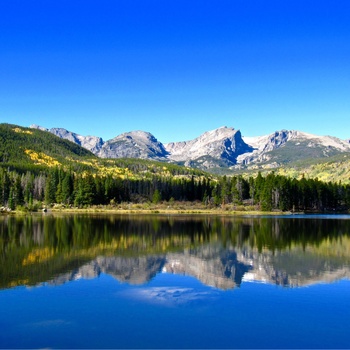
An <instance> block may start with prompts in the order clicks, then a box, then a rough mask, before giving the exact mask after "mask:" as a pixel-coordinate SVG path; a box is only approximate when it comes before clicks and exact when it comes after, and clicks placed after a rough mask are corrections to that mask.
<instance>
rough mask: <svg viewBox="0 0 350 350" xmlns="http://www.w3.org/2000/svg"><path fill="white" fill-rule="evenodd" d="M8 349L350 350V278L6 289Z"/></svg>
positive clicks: (175, 278) (102, 280)
mask: <svg viewBox="0 0 350 350" xmlns="http://www.w3.org/2000/svg"><path fill="white" fill-rule="evenodd" d="M0 303H1V315H0V329H1V332H0V345H1V348H350V336H349V320H350V281H348V280H340V281H338V282H335V283H331V284H322V283H320V284H316V285H313V286H310V287H300V288H283V287H279V286H276V285H269V284H262V283H252V282H244V283H242V284H241V286H240V287H239V288H234V289H232V290H228V291H222V290H219V289H216V288H213V287H209V286H206V285H204V284H202V283H200V282H199V281H198V280H196V279H195V278H193V277H188V276H182V275H175V274H167V273H159V274H158V275H157V276H156V277H155V278H154V279H153V280H152V281H150V282H149V283H147V284H145V285H138V286H135V285H130V284H126V283H120V282H118V281H117V280H116V279H114V278H113V277H111V276H109V275H106V274H101V275H100V276H99V277H98V278H95V279H89V280H84V279H80V280H76V281H72V282H68V283H66V284H63V285H60V286H51V285H47V284H43V285H41V286H37V287H33V288H28V287H18V288H14V289H7V290H3V291H1V292H0Z"/></svg>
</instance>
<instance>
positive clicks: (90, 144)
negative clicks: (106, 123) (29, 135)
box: [30, 124, 104, 154]
mask: <svg viewBox="0 0 350 350" xmlns="http://www.w3.org/2000/svg"><path fill="white" fill-rule="evenodd" d="M30 127H31V128H32V129H39V130H42V131H48V132H50V133H51V134H54V135H56V136H58V137H59V138H61V139H66V140H68V141H71V142H74V143H76V144H78V145H79V146H81V147H84V148H86V149H87V150H88V151H90V152H92V153H94V154H96V153H98V152H99V151H100V149H101V148H102V146H103V144H104V142H103V140H102V138H101V137H97V136H82V135H79V134H76V133H74V132H71V131H68V130H66V129H63V128H51V129H46V128H43V127H42V126H38V125H35V124H33V125H31V126H30Z"/></svg>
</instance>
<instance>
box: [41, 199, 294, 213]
mask: <svg viewBox="0 0 350 350" xmlns="http://www.w3.org/2000/svg"><path fill="white" fill-rule="evenodd" d="M47 210H48V212H53V213H55V212H66V213H111V214H167V215H177V214H189V215H190V214H205V215H269V214H273V215H284V214H290V212H282V211H273V212H266V211H261V210H260V208H259V207H258V206H251V205H234V204H224V205H220V206H210V205H204V204H203V203H201V202H174V203H168V202H162V203H157V204H154V203H141V204H140V203H121V204H118V205H96V206H89V207H86V208H77V207H67V206H63V205H54V206H52V207H49V208H47Z"/></svg>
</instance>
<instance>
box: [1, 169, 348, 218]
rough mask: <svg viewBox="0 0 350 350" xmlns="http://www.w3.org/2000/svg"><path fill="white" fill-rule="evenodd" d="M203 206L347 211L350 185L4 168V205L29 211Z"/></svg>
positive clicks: (282, 179)
mask: <svg viewBox="0 0 350 350" xmlns="http://www.w3.org/2000/svg"><path fill="white" fill-rule="evenodd" d="M160 201H190V202H192V201H201V202H203V204H206V205H207V206H212V207H213V206H214V207H215V206H222V205H225V204H237V205H242V204H246V205H255V206H257V207H258V208H259V209H261V210H264V211H271V210H281V211H315V212H323V211H345V210H348V209H349V207H350V186H348V185H346V186H344V185H342V184H341V183H323V182H320V181H318V180H317V179H304V178H303V179H301V180H296V179H290V178H287V177H283V176H279V175H275V174H274V173H270V174H269V175H267V176H266V177H263V176H261V174H260V173H259V174H258V176H257V177H256V178H253V177H250V178H248V179H245V178H243V177H242V176H232V177H226V176H223V177H220V178H214V179H210V178H205V177H199V176H194V175H193V176H191V177H182V178H178V177H174V176H171V177H162V176H158V175H157V174H154V175H153V176H152V177H147V178H140V179H122V178H116V177H113V176H103V177H102V176H97V175H96V174H92V173H86V172H85V173H84V174H77V173H75V172H73V171H64V170H63V169H60V168H52V169H48V170H47V172H42V173H39V174H35V173H32V172H30V171H27V172H25V173H22V174H21V173H19V172H17V171H9V170H6V169H3V168H0V204H1V205H2V206H5V207H9V208H10V209H16V208H18V207H24V208H27V209H28V210H34V209H35V208H39V207H40V206H41V205H42V204H45V205H51V204H54V203H59V204H64V205H67V206H74V207H79V208H82V207H87V206H91V205H109V204H111V203H121V202H133V203H142V202H154V203H158V202H160Z"/></svg>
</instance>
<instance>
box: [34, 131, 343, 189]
mask: <svg viewBox="0 0 350 350" xmlns="http://www.w3.org/2000/svg"><path fill="white" fill-rule="evenodd" d="M32 127H35V128H39V129H43V130H47V131H50V132H51V133H54V134H55V135H57V136H59V137H61V138H66V139H69V140H71V141H73V142H75V143H78V144H81V145H84V147H86V148H88V149H90V150H91V151H93V152H94V153H95V154H96V155H98V156H99V157H101V158H121V157H125V158H138V159H154V160H157V161H162V162H166V163H175V164H180V165H186V166H190V167H192V168H197V169H203V170H210V172H212V173H220V174H232V173H236V172H249V173H252V172H257V171H263V172H265V171H271V169H274V170H275V171H277V170H278V172H279V173H285V174H289V175H290V176H293V177H298V176H300V174H302V173H303V174H312V176H313V177H319V178H320V179H321V178H322V179H325V180H326V181H330V180H332V181H339V180H342V181H343V182H346V183H348V182H349V176H347V174H348V165H347V158H346V157H347V156H349V157H350V142H349V141H350V140H341V139H339V138H336V137H332V136H318V135H313V134H309V133H305V132H301V131H296V130H280V131H276V132H274V133H271V134H269V135H263V136H258V137H242V136H241V133H240V131H239V130H235V129H233V128H228V127H221V128H218V129H215V130H212V131H208V132H206V133H204V134H202V135H200V136H199V137H197V138H195V139H193V140H190V141H184V142H172V143H168V144H164V145H163V144H162V143H161V142H159V141H158V140H157V139H156V138H155V137H154V136H153V135H152V134H150V133H147V132H143V131H133V132H129V133H124V134H122V135H119V136H117V137H115V138H114V139H112V140H108V141H106V142H103V140H102V139H101V138H98V137H94V136H87V137H85V136H81V135H78V134H75V133H72V132H69V131H67V130H65V129H60V128H53V129H50V130H48V129H45V128H42V127H38V126H32ZM344 157H345V158H344ZM328 163H330V164H329V165H327V164H328ZM322 164H323V165H322ZM341 169H342V170H341Z"/></svg>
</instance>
